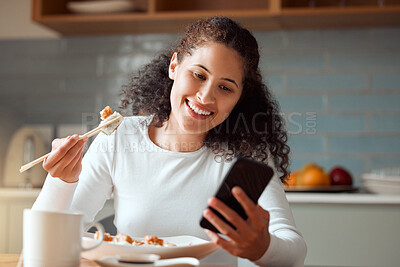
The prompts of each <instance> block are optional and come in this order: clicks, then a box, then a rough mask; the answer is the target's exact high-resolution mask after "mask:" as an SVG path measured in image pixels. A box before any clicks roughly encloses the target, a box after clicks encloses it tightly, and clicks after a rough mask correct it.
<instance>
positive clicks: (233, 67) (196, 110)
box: [168, 43, 244, 135]
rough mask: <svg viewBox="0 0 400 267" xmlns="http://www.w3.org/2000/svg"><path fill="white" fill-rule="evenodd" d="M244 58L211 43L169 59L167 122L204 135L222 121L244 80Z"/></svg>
mask: <svg viewBox="0 0 400 267" xmlns="http://www.w3.org/2000/svg"><path fill="white" fill-rule="evenodd" d="M243 75H244V70H243V60H242V59H241V57H240V56H239V54H238V53H237V52H236V51H235V50H233V49H231V48H228V47H227V46H225V45H223V44H218V43H211V44H207V45H204V46H201V47H199V48H198V49H195V50H194V51H192V55H185V57H184V58H183V60H182V62H180V63H178V60H177V55H176V54H174V56H173V57H172V59H171V63H170V66H169V77H170V78H171V79H172V80H174V83H173V86H172V90H171V96H170V99H171V108H172V109H171V114H170V117H169V121H168V125H169V126H171V127H173V129H174V131H176V132H179V133H184V134H188V133H191V134H204V135H205V134H206V133H207V132H208V131H209V130H210V129H212V128H214V127H216V126H217V125H219V124H221V123H222V122H223V121H224V120H225V119H226V118H227V117H228V116H229V114H230V113H231V111H232V109H233V108H234V107H235V105H236V103H237V102H238V101H239V99H240V96H241V93H242V90H243V80H244V76H243Z"/></svg>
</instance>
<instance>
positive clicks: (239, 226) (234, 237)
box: [203, 186, 270, 261]
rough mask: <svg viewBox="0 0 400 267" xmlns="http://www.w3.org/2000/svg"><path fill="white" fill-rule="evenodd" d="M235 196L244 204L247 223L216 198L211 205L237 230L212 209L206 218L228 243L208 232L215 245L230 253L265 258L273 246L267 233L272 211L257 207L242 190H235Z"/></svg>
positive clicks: (208, 211) (206, 212) (242, 256)
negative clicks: (270, 246)
mask: <svg viewBox="0 0 400 267" xmlns="http://www.w3.org/2000/svg"><path fill="white" fill-rule="evenodd" d="M232 194H233V196H234V197H235V198H236V199H237V201H238V202H239V203H240V204H241V205H242V207H243V209H244V211H245V212H246V214H247V216H248V218H247V220H243V218H242V217H240V215H239V214H237V213H236V212H235V211H233V210H232V209H231V208H229V207H228V206H227V205H225V204H224V203H223V202H222V201H220V200H218V199H217V198H215V197H213V198H211V199H210V200H209V201H208V205H209V206H210V207H212V208H214V209H215V210H216V211H218V212H219V213H221V214H222V216H224V217H225V218H226V219H227V220H228V221H229V222H230V223H232V225H234V226H235V227H236V230H234V229H233V228H232V227H231V226H229V225H228V224H227V223H225V222H224V221H223V220H221V219H220V218H219V217H218V216H217V215H216V214H215V213H213V212H212V211H211V210H210V209H206V210H205V211H204V213H203V216H204V217H205V218H206V219H207V220H208V221H209V222H210V223H212V224H213V225H214V226H215V228H217V229H218V231H219V232H220V233H221V234H223V235H225V236H227V237H228V238H229V240H227V239H224V238H222V237H221V236H219V235H218V234H216V233H214V232H213V231H210V230H207V229H206V230H205V231H206V233H207V235H208V236H209V237H210V238H211V240H212V241H213V242H214V243H216V244H217V245H218V246H220V247H221V248H223V249H225V250H226V251H228V252H229V253H230V254H232V255H234V256H236V257H241V258H246V259H249V260H251V261H255V260H258V259H259V258H261V256H262V255H264V253H265V252H266V251H267V249H268V247H269V244H270V235H269V232H268V226H269V212H268V211H266V210H264V209H263V208H261V207H260V206H259V205H258V204H257V205H256V204H254V203H253V201H252V200H251V199H250V198H249V197H248V196H247V195H246V193H245V192H244V191H243V190H242V189H241V188H240V187H237V186H236V187H234V188H233V189H232Z"/></svg>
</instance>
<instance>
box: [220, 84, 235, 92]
mask: <svg viewBox="0 0 400 267" xmlns="http://www.w3.org/2000/svg"><path fill="white" fill-rule="evenodd" d="M220 88H221V89H222V90H224V91H227V92H232V90H231V88H229V87H226V86H223V85H221V86H220Z"/></svg>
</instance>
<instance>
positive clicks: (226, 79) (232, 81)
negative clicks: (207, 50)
mask: <svg viewBox="0 0 400 267" xmlns="http://www.w3.org/2000/svg"><path fill="white" fill-rule="evenodd" d="M194 66H198V67H200V68H202V69H204V70H205V71H207V72H208V73H210V74H211V72H210V71H209V70H208V69H207V68H206V67H204V66H203V65H201V64H194ZM222 80H225V81H228V82H231V83H233V84H234V85H236V87H237V88H239V86H238V84H237V83H236V82H235V80H232V79H229V78H222Z"/></svg>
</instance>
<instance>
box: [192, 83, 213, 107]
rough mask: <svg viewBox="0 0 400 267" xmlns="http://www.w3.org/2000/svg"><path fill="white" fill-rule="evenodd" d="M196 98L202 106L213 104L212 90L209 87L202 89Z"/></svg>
mask: <svg viewBox="0 0 400 267" xmlns="http://www.w3.org/2000/svg"><path fill="white" fill-rule="evenodd" d="M196 96H197V99H198V100H199V101H200V103H202V104H213V103H214V102H215V96H214V90H213V88H212V87H211V86H204V87H202V88H201V89H200V90H199V91H198V92H197V94H196Z"/></svg>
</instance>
